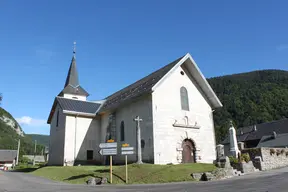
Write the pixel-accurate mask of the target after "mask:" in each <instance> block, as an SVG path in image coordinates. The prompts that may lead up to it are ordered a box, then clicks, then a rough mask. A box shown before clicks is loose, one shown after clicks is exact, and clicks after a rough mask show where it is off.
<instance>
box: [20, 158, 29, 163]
mask: <svg viewBox="0 0 288 192" xmlns="http://www.w3.org/2000/svg"><path fill="white" fill-rule="evenodd" d="M29 161H30V159H29V158H27V157H23V156H20V158H19V162H20V163H22V164H27V163H28V162H29Z"/></svg>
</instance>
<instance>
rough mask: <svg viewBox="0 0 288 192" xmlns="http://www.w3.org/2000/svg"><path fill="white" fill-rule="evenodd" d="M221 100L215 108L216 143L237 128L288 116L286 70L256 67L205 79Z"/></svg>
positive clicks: (287, 76) (287, 78)
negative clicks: (246, 70) (230, 126)
mask: <svg viewBox="0 0 288 192" xmlns="http://www.w3.org/2000/svg"><path fill="white" fill-rule="evenodd" d="M207 80H208V82H209V83H210V85H211V87H212V88H213V90H214V91H215V93H216V94H217V96H218V97H219V99H220V101H221V102H222V104H223V108H222V109H217V110H216V111H215V112H214V121H215V132H216V140H217V143H219V141H221V140H223V138H224V137H225V135H226V134H227V133H228V129H229V123H228V122H229V120H232V121H233V123H234V125H235V126H236V128H239V127H242V126H247V125H253V124H259V123H264V122H269V121H273V120H279V119H283V118H287V117H288V71H283V70H259V71H252V72H247V73H240V74H233V75H227V76H222V77H214V78H210V79H207Z"/></svg>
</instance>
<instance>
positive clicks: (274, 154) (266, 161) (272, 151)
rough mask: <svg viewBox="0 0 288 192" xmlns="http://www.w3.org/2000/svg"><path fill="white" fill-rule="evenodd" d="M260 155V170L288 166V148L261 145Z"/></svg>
mask: <svg viewBox="0 0 288 192" xmlns="http://www.w3.org/2000/svg"><path fill="white" fill-rule="evenodd" d="M286 154H287V155H286ZM261 157H262V161H261V170H270V169H275V168H280V167H285V166H288V149H285V148H266V147H265V148H264V147H263V148H261Z"/></svg>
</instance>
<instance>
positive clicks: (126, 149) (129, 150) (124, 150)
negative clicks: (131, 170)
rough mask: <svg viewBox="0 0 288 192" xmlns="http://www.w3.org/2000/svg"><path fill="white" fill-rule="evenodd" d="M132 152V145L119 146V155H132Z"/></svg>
mask: <svg viewBox="0 0 288 192" xmlns="http://www.w3.org/2000/svg"><path fill="white" fill-rule="evenodd" d="M132 154H134V147H128V146H127V145H126V146H123V147H121V155H132Z"/></svg>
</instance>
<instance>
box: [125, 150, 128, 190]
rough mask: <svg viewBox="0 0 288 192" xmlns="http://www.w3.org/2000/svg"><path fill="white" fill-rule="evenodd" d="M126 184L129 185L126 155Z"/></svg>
mask: <svg viewBox="0 0 288 192" xmlns="http://www.w3.org/2000/svg"><path fill="white" fill-rule="evenodd" d="M125 169H126V184H127V183H128V167H127V155H125Z"/></svg>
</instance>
